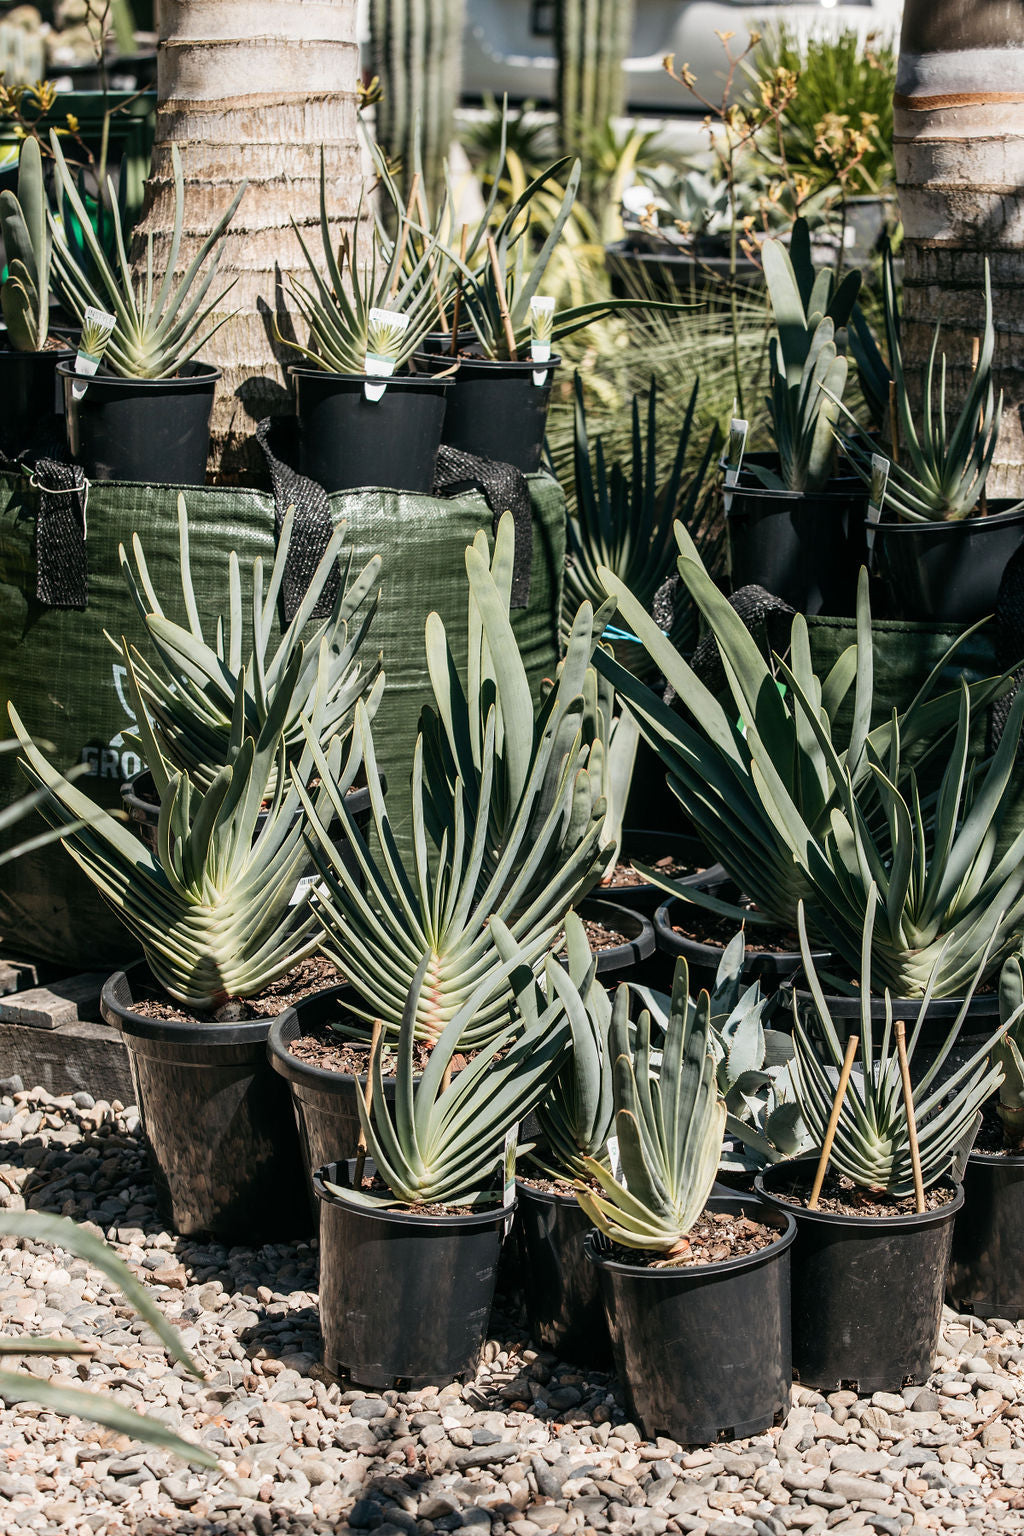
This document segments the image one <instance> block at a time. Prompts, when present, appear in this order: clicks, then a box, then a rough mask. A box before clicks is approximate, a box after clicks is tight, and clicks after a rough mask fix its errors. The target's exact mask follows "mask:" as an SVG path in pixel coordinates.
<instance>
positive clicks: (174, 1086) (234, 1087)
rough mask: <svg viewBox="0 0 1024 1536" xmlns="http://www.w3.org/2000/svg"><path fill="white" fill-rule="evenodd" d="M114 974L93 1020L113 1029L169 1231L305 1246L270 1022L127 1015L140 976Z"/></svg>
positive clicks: (296, 1164)
mask: <svg viewBox="0 0 1024 1536" xmlns="http://www.w3.org/2000/svg"><path fill="white" fill-rule="evenodd" d="M144 974H145V973H144V971H143V969H142V967H140V966H138V967H137V966H133V967H132V969H131V971H130V972H129V973H125V972H124V971H115V973H114V974H113V975H112V976H111V977H109V978H108V980H107V982H106V983H105V985H104V987H103V991H102V993H101V995H100V1011H101V1013H102V1015H103V1017H104V1019H105V1020H106V1022H107V1023H108V1024H112V1025H114V1026H115V1027H116V1028H118V1029H120V1031H121V1038H122V1039H123V1040H124V1043H125V1046H126V1047H127V1050H128V1062H129V1065H130V1067H131V1073H132V1082H133V1083H134V1085H135V1092H136V1095H137V1103H138V1106H139V1114H140V1116H141V1119H142V1128H143V1132H144V1134H145V1137H146V1144H147V1149H148V1152H149V1158H150V1163H151V1166H152V1170H153V1176H154V1181H155V1183H156V1187H157V1193H158V1195H159V1198H160V1203H161V1205H162V1207H163V1210H164V1213H165V1215H166V1216H167V1217H168V1218H169V1220H170V1222H171V1224H172V1226H173V1227H174V1230H175V1231H176V1232H179V1233H181V1234H182V1236H189V1235H191V1234H193V1233H200V1232H201V1233H212V1234H213V1235H214V1236H215V1237H216V1238H218V1239H219V1240H221V1241H222V1242H236V1243H245V1244H247V1245H250V1246H251V1245H255V1244H258V1243H268V1242H284V1241H287V1240H289V1239H291V1238H298V1237H308V1235H309V1233H310V1231H311V1228H312V1220H311V1213H310V1209H309V1205H308V1203H307V1201H306V1200H305V1199H303V1198H302V1197H301V1193H300V1192H302V1191H304V1190H305V1180H304V1177H303V1170H302V1159H301V1157H300V1154H299V1142H298V1137H297V1136H296V1134H295V1123H294V1119H293V1117H292V1113H291V1106H290V1104H289V1102H288V1093H287V1090H286V1088H285V1085H284V1083H283V1082H282V1081H281V1080H280V1078H279V1077H277V1076H276V1075H275V1074H274V1072H272V1071H271V1069H270V1065H269V1063H268V1061H267V1035H268V1033H269V1030H270V1025H271V1022H272V1021H271V1020H270V1019H253V1020H248V1021H246V1022H243V1023H237V1024H214V1023H210V1024H190V1023H186V1022H184V1021H176V1020H164V1019H151V1018H146V1017H145V1016H143V1015H142V1014H139V1013H135V1012H133V1010H132V1003H133V1001H134V997H135V993H134V990H133V989H134V987H136V986H138V985H139V984H140V982H141V980H142V977H143V975H144Z"/></svg>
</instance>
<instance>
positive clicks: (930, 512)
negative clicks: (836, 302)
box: [843, 258, 1003, 523]
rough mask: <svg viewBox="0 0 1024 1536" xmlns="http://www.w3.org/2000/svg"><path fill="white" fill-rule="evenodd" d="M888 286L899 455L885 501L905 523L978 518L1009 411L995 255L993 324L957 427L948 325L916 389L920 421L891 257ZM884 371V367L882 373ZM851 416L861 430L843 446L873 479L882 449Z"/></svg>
mask: <svg viewBox="0 0 1024 1536" xmlns="http://www.w3.org/2000/svg"><path fill="white" fill-rule="evenodd" d="M883 291H884V299H885V329H886V341H887V346H888V352H889V367H890V370H891V377H892V382H893V385H894V393H895V402H896V419H895V421H891V422H890V423H889V432H890V434H891V439H890V440H891V443H892V454H891V463H890V465H889V479H888V483H887V485H886V490H885V503H884V504H885V506H886V507H888V508H891V510H892V511H893V512H895V514H896V516H897V517H899V518H902V519H903V520H904V521H905V522H912V523H926V522H958V521H959V520H960V519H961V518H964V517H969V516H970V515H971V513H972V512H973V511H974V509H975V507H976V506H977V505H978V502H979V501H980V500H981V498H982V496H983V495H984V492H985V482H986V480H987V479H988V472H989V469H990V467H991V464H992V458H993V455H994V454H995V450H996V441H997V439H998V437H999V427H1000V423H1001V421H1002V414H1003V397H1002V394H1000V395H999V397H998V399H997V398H996V396H995V390H994V387H993V384H992V357H993V352H994V348H995V329H994V327H993V324H992V286H991V279H990V276H989V266H988V260H987V258H986V261H985V326H984V330H983V332H982V337H981V346H980V349H979V352H978V361H977V364H976V365H975V368H974V371H973V373H972V375H971V381H970V383H969V385H968V387H967V391H966V393H965V395H964V399H963V404H962V405H961V407H960V410H959V413H958V414H957V416H956V419H955V421H953V423H952V427H950V419H949V412H948V411H947V408H946V355H945V353H942V354H941V357H939V352H938V348H939V340H940V337H941V333H942V327H941V325H936V327H935V334H934V335H933V337H932V344H931V349H930V351H929V353H928V362H927V364H926V366H925V370H924V378H923V381H922V385H921V388H920V391H917V390H915V391H914V392H913V395H914V397H918V396H919V398H920V402H921V404H920V411H919V413H918V416H917V419H915V412H914V407H913V405H912V404H911V399H912V395H911V393H910V392H909V391H908V389H907V380H906V374H905V371H904V366H903V348H902V344H901V340H900V315H899V307H898V304H897V300H896V285H895V280H894V278H893V267H892V260H891V258H889V259H888V260H886V262H885V267H884V277H883ZM861 344H862V345H863V339H861ZM864 351H865V358H866V360H867V363H868V367H869V368H870V367H871V362H872V358H871V352H870V349H869V348H866V347H865V348H864ZM876 351H877V349H876ZM937 357H939V366H938V386H937V396H938V397H937V398H936V358H937ZM877 371H878V370H877V364H876V365H875V373H877ZM873 376H874V374H871V373H869V377H873ZM845 415H846V417H847V419H848V420H849V421H850V422H851V423H852V424H853V427H854V428H855V429H856V430H855V431H854V432H853V433H852V434H851V435H849V436H848V437H846V438H845V439H844V441H843V446H844V448H845V450H846V453H847V455H848V456H849V458H850V460H851V462H852V463H853V465H854V468H855V469H856V470H857V472H858V474H859V475H860V476H861V478H862V479H863V480H864V481H866V482H867V483H869V484H870V480H871V458H872V455H873V454H875V453H877V451H878V450H877V445H876V444H874V443H873V442H872V441H871V439H870V438H868V437H867V435H866V434H865V433H864V432H863V431H862V430H861V429H860V428H859V427H857V423H856V421H855V420H854V418H853V417H852V416H851V415H850V413H849V412H848V411H847V412H845Z"/></svg>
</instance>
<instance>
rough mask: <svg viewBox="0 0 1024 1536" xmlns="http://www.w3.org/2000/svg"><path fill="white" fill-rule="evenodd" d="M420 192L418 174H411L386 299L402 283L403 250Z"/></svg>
mask: <svg viewBox="0 0 1024 1536" xmlns="http://www.w3.org/2000/svg"><path fill="white" fill-rule="evenodd" d="M419 191H420V173H419V171H414V172H413V177H412V186H411V187H410V189H409V201H408V202H407V203H406V205H405V218H404V219H403V220H402V236H401V239H400V240H399V242H398V260H397V261H396V262H395V275H394V277H393V278H392V279H391V288H390V290H389V291H388V298H389V299H393V298H394V296H395V294H396V293H397V292H398V285H399V283H400V282H401V281H402V267H403V265H404V263H405V248H406V246H407V245H408V243H409V220H410V219H411V218H412V210H413V207H414V206H415V203H416V199H417V197H418V196H419Z"/></svg>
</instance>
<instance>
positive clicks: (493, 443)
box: [416, 352, 561, 475]
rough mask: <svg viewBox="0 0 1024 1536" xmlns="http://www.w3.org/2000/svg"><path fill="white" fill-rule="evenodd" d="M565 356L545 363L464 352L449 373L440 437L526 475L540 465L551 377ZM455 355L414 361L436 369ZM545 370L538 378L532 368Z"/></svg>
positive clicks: (452, 445) (446, 365) (424, 356)
mask: <svg viewBox="0 0 1024 1536" xmlns="http://www.w3.org/2000/svg"><path fill="white" fill-rule="evenodd" d="M560 362H561V358H559V357H552V358H550V359H549V360H548V361H547V362H546V363H531V362H526V363H502V362H491V361H490V360H489V359H488V358H483V357H463V358H460V360H459V366H458V368H457V370H456V371H455V373H454V374H453V375H452V379H451V389H450V390H449V392H448V399H447V403H446V405H445V412H444V427H443V429H442V432H441V441H442V442H443V443H445V444H447V446H448V447H449V448H461V449H462V451H463V452H464V453H475V454H477V455H478V456H479V457H480V458H484V459H496V460H499V461H500V462H501V463H503V464H512V465H513V466H514V467H515V468H516V469H519V470H522V472H523V474H524V475H530V474H533V473H534V472H535V471H536V470H538V469H539V468H540V456H541V452H542V450H543V447H544V432H545V429H546V427H547V420H548V402H549V401H550V399H551V383H552V380H553V378H554V373H555V369H556V368H557V367H558V364H559V363H560ZM450 366H451V358H449V357H438V356H436V355H435V356H430V355H429V354H427V353H422V352H420V353H417V354H416V367H417V369H422V370H423V371H424V372H426V373H434V372H437V371H438V370H439V369H442V368H449V367H450ZM535 373H536V374H537V375H538V377H539V376H540V375H543V378H542V381H541V383H540V384H537V383H535V382H534V374H535Z"/></svg>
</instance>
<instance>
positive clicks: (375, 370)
mask: <svg viewBox="0 0 1024 1536" xmlns="http://www.w3.org/2000/svg"><path fill="white" fill-rule="evenodd" d="M378 326H386V327H387V329H388V330H391V331H399V332H401V331H407V330H408V329H409V316H408V315H403V314H401V313H400V312H399V311H398V310H397V309H371V310H370V324H369V332H370V335H371V336H372V335H373V332H374V329H375V328H376V327H378ZM364 367H365V369H366V372H367V373H368V374H369V375H370V377H371V378H376V379H390V377H391V375H392V374H393V373H394V371H395V360H394V358H393V357H384V356H383V355H382V354H381V353H379V352H371V351H369V350H367V353H366V359H365V362H364ZM386 389H387V385H386V384H364V385H363V393H364V394H365V396H366V398H367V400H372V401H373V402H374V403H376V402H377V401H378V400H379V399H380V398H381V396H382V395H383V393H384V391H385V390H386Z"/></svg>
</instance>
